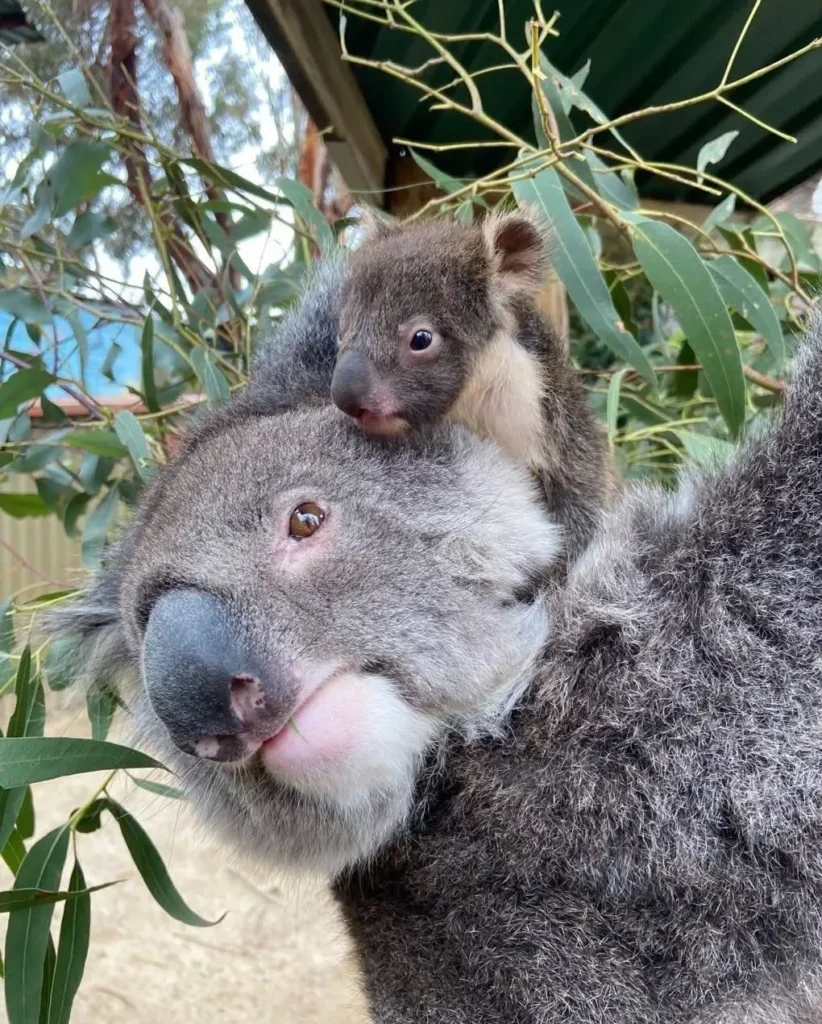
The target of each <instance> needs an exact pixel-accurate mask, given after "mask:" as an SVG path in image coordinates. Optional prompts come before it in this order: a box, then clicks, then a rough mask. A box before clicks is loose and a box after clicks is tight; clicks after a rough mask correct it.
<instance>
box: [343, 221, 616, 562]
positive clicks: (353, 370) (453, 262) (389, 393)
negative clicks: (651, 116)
mask: <svg viewBox="0 0 822 1024" xmlns="http://www.w3.org/2000/svg"><path fill="white" fill-rule="evenodd" d="M548 234H549V232H548V229H547V228H546V227H545V226H544V225H542V224H541V223H540V222H539V221H538V220H536V219H535V217H534V215H533V214H531V213H527V212H525V211H518V212H514V213H503V214H499V213H496V212H495V213H492V214H489V215H488V216H487V217H486V218H485V220H484V221H482V222H481V223H477V224H472V225H464V224H460V223H458V222H456V221H452V220H446V219H437V220H429V221H418V222H408V223H405V224H397V223H391V222H387V221H384V220H382V219H381V218H378V217H377V216H376V215H372V216H371V228H370V232H369V234H368V235H367V236H366V239H365V241H364V242H363V244H362V245H361V246H360V247H359V248H358V249H357V250H355V251H354V252H353V253H352V255H351V257H350V260H349V264H350V265H349V272H348V274H347V276H346V279H345V282H344V284H343V289H342V299H341V309H340V355H339V362H338V365H337V369H336V371H335V373H334V378H333V380H332V395H333V397H334V400H335V402H336V403H337V405H339V406H340V408H342V409H343V411H345V412H348V413H349V414H351V415H354V416H355V417H356V418H357V420H358V422H359V423H360V425H363V426H364V427H365V429H372V430H375V431H379V432H382V431H383V430H386V429H388V430H392V431H393V430H403V429H407V428H410V429H418V428H419V427H420V426H423V425H430V424H433V423H438V422H441V421H442V420H443V419H450V420H453V421H455V422H458V423H462V424H464V425H465V426H467V427H468V428H469V429H471V430H472V431H473V432H474V433H477V434H479V435H480V436H483V437H489V438H491V439H492V440H494V441H496V442H497V443H498V444H499V445H500V446H501V447H502V448H503V449H504V450H505V451H506V452H507V453H508V454H509V455H511V456H512V457H514V458H515V459H517V461H519V462H522V463H523V464H525V465H526V466H528V468H529V469H530V470H531V471H532V472H533V473H534V474H535V475H536V476H537V478H538V479H539V480H540V482H541V483H542V486H543V489H544V491H545V498H546V502H547V505H548V508H549V510H550V511H551V512H552V513H553V515H554V516H555V518H556V520H557V521H558V522H559V523H560V525H561V526H562V527H563V530H564V532H565V558H566V559H567V560H568V561H573V559H574V558H575V557H576V556H577V555H578V554H579V553H580V552H581V551H582V550H583V548H584V547H585V544H586V543H587V542H588V540H589V539H590V537H591V535H592V534H593V532H594V530H595V528H596V525H597V523H598V520H599V513H600V510H601V509H602V507H603V506H604V505H605V504H606V503H607V501H608V500H609V499H610V497H611V495H612V493H613V491H614V489H615V484H616V470H615V467H614V466H613V463H612V460H611V457H610V453H609V450H608V446H607V443H606V439H605V434H604V431H603V430H602V429H601V426H600V424H599V423H598V422H597V420H596V418H595V417H594V416H593V414H592V412H591V410H590V408H589V406H588V402H587V396H586V392H585V389H584V387H583V386H582V383H581V381H580V378H579V376H578V375H577V374H575V373H574V370H573V368H572V366H571V362H570V359H569V357H568V353H567V351H566V347H565V345H564V343H563V342H562V340H561V339H560V338H559V337H558V336H557V334H556V332H555V331H554V329H553V328H552V327H551V325H550V324H549V322H548V320H547V319H546V317H545V316H543V314H542V313H541V312H540V310H539V307H538V304H537V295H538V293H539V292H540V290H541V289H542V288H543V287H544V286H545V283H546V274H547V269H548V250H547V245H546V237H548ZM417 328H424V329H426V330H427V331H428V332H429V336H431V337H432V339H433V344H432V345H431V346H430V347H429V348H427V349H425V350H424V351H421V352H413V351H412V350H411V348H410V342H409V339H410V337H411V336H413V334H414V333H415V331H416V330H417ZM375 410H376V411H378V412H379V413H381V414H382V415H373V412H374V411H375ZM364 412H365V413H366V415H363V413H364ZM369 421H370V422H371V424H372V425H371V426H367V424H368V423H369ZM386 423H387V424H388V426H387V427H386Z"/></svg>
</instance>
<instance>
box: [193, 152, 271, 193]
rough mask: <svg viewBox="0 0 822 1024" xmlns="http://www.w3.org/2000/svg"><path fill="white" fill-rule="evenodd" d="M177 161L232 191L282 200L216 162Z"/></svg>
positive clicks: (196, 159)
mask: <svg viewBox="0 0 822 1024" xmlns="http://www.w3.org/2000/svg"><path fill="white" fill-rule="evenodd" d="M177 163H178V164H184V165H185V166H187V167H191V168H193V170H195V171H196V172H197V173H198V174H199V175H200V177H201V178H204V179H205V180H206V181H211V182H213V183H214V184H215V185H220V186H221V187H222V188H227V189H230V190H231V191H234V192H244V193H246V194H247V195H250V196H257V197H258V198H259V199H267V200H268V202H270V203H277V204H281V203H282V202H283V199H282V197H281V196H278V195H276V194H275V193H273V192H268V191H267V190H266V189H264V188H262V187H261V186H260V185H255V184H254V182H253V181H249V180H248V178H243V177H241V176H240V175H239V174H235V172H234V171H230V170H228V168H226V167H218V166H217V164H213V163H211V162H209V161H208V160H201V159H200V158H199V157H186V158H185V159H184V160H178V161H177Z"/></svg>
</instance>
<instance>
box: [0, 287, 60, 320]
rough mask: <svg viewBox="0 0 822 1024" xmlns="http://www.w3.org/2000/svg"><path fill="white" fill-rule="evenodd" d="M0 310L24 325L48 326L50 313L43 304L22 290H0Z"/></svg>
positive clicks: (32, 294)
mask: <svg viewBox="0 0 822 1024" xmlns="http://www.w3.org/2000/svg"><path fill="white" fill-rule="evenodd" d="M0 309H4V310H5V311H6V312H7V313H9V314H10V315H11V316H16V317H17V318H18V319H19V320H22V321H23V323H25V324H50V323H51V312H50V310H49V309H48V308H47V307H46V306H45V305H44V304H43V302H42V301H41V300H40V299H39V298H38V297H37V296H36V295H34V293H33V292H28V291H26V290H25V289H24V288H0Z"/></svg>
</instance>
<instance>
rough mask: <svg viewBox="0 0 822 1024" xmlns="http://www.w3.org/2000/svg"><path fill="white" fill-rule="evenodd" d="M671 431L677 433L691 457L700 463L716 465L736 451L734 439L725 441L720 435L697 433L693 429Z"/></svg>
mask: <svg viewBox="0 0 822 1024" xmlns="http://www.w3.org/2000/svg"><path fill="white" fill-rule="evenodd" d="M671 433H672V434H675V435H676V437H677V438H678V439H679V441H680V442H681V443H682V446H683V448H684V449H685V451H686V452H687V453H688V455H689V457H690V458H691V459H692V460H693V461H694V462H696V463H698V464H699V465H705V466H715V465H716V464H717V462H720V461H723V460H725V459H727V458H730V456H731V455H733V453H734V452H735V451H736V445H735V444H734V443H733V442H732V441H724V440H722V438H719V437H709V436H708V435H707V434H697V433H694V431H692V430H672V431H671Z"/></svg>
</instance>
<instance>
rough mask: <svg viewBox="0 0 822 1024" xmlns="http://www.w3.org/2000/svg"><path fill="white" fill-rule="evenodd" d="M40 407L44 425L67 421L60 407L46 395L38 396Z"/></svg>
mask: <svg viewBox="0 0 822 1024" xmlns="http://www.w3.org/2000/svg"><path fill="white" fill-rule="evenodd" d="M40 406H41V408H42V410H43V422H44V423H65V422H66V421H67V420H68V416H66V414H65V413H64V412H63V410H62V409H61V408H60V406H59V405H55V404H54V402H52V400H51V399H50V398H49V397H48V396H47V395H41V396H40Z"/></svg>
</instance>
